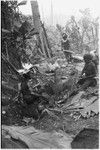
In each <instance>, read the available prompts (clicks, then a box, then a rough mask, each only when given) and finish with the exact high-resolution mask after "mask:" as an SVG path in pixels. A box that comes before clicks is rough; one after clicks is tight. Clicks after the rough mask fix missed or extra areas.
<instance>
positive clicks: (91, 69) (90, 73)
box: [77, 61, 97, 89]
mask: <svg viewBox="0 0 100 150" xmlns="http://www.w3.org/2000/svg"><path fill="white" fill-rule="evenodd" d="M83 73H85V78H82V79H80V80H79V81H78V82H77V85H81V86H82V88H83V89H85V88H87V87H89V86H96V84H97V81H96V79H95V78H94V77H96V66H95V64H94V63H93V62H92V61H91V62H89V63H86V64H85V66H84V68H83V71H82V74H83Z"/></svg>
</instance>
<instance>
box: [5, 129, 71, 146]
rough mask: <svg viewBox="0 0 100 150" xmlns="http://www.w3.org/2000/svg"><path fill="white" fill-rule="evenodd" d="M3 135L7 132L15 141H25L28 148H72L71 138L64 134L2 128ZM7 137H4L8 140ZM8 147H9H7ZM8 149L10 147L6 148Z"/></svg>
mask: <svg viewBox="0 0 100 150" xmlns="http://www.w3.org/2000/svg"><path fill="white" fill-rule="evenodd" d="M2 130H3V135H4V133H5V132H6V133H7V135H8V136H10V137H12V138H13V139H16V140H19V141H23V142H24V143H25V144H26V145H27V147H29V148H33V149H35V148H36V149H42V148H45V149H46V148H66V149H69V148H71V145H70V143H71V142H72V138H71V136H69V135H68V134H66V133H64V132H63V131H62V132H43V131H41V130H36V129H35V128H34V127H28V126H27V127H16V126H2ZM7 135H5V136H4V137H5V138H6V136H7ZM6 146H7V145H6ZM5 148H8V147H5Z"/></svg>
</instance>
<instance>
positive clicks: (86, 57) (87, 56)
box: [83, 54, 93, 61]
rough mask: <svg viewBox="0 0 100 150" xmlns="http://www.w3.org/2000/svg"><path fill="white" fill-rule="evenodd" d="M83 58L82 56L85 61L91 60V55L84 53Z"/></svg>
mask: <svg viewBox="0 0 100 150" xmlns="http://www.w3.org/2000/svg"><path fill="white" fill-rule="evenodd" d="M83 58H84V60H86V61H91V60H92V58H93V57H92V55H90V54H85V55H84V56H83Z"/></svg>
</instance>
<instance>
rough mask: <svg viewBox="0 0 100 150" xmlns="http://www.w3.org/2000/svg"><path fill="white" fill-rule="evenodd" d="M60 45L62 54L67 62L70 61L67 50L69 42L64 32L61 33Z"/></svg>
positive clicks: (69, 54) (69, 53)
mask: <svg viewBox="0 0 100 150" xmlns="http://www.w3.org/2000/svg"><path fill="white" fill-rule="evenodd" d="M61 47H62V50H63V52H64V55H65V57H66V59H67V61H68V63H69V62H70V61H71V52H70V51H69V48H70V42H69V40H68V38H67V35H66V33H63V35H62V41H61Z"/></svg>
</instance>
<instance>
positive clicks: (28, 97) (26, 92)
mask: <svg viewBox="0 0 100 150" xmlns="http://www.w3.org/2000/svg"><path fill="white" fill-rule="evenodd" d="M21 93H22V96H23V101H24V102H26V104H28V105H30V104H32V103H38V102H39V100H40V97H39V96H38V95H35V94H31V91H30V89H29V87H28V84H27V81H22V83H21Z"/></svg>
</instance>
